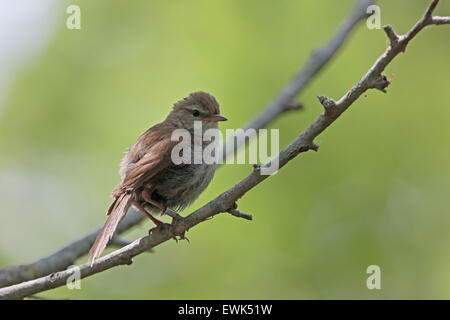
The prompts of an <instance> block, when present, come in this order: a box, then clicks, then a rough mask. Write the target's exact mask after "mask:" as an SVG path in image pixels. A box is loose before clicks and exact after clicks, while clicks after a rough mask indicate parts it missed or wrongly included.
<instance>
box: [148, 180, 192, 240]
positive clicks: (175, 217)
mask: <svg viewBox="0 0 450 320" xmlns="http://www.w3.org/2000/svg"><path fill="white" fill-rule="evenodd" d="M141 195H142V198H143V199H144V200H145V201H146V202H148V203H150V204H152V205H154V206H155V207H157V208H159V209H161V211H162V214H167V215H168V216H170V217H172V223H171V224H170V229H169V231H170V233H171V234H173V239H175V240H176V241H178V239H177V237H176V235H175V232H174V229H175V224H176V223H177V222H178V221H180V220H182V219H183V218H182V217H181V216H180V215H179V214H178V212H176V211H175V210H172V209H170V208H169V207H167V206H164V205H162V204H161V203H159V202H157V201H155V200H153V199H152V198H151V197H150V195H149V194H148V189H145V188H144V190H142V193H141ZM180 239H186V240H187V241H189V239H188V238H186V237H185V236H184V232H183V234H181V235H180Z"/></svg>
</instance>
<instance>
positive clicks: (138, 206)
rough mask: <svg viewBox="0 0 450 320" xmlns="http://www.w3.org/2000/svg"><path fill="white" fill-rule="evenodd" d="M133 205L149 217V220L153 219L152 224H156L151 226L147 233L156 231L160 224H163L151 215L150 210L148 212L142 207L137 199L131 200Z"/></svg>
mask: <svg viewBox="0 0 450 320" xmlns="http://www.w3.org/2000/svg"><path fill="white" fill-rule="evenodd" d="M133 205H134V206H135V207H136V208H138V209H139V210H140V211H141V212H142V213H144V214H146V215H147V217H149V218H150V220H152V221H153V223H154V224H156V227H154V228H151V229H150V230H149V231H148V233H152V232H154V231H158V230H159V229H160V228H161V226H162V225H163V224H164V223H163V222H162V221H159V220H158V219H156V218H155V217H154V216H152V214H151V213H150V212H148V211H147V210H145V209H144V207H142V206H141V205H140V204H139V203H138V202H137V201H135V200H133Z"/></svg>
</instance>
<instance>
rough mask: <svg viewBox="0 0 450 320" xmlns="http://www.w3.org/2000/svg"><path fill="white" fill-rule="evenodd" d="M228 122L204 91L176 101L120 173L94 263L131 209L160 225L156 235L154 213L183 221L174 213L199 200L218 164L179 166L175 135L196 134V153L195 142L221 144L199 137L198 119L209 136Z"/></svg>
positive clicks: (95, 246) (92, 253)
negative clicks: (175, 158) (174, 158)
mask: <svg viewBox="0 0 450 320" xmlns="http://www.w3.org/2000/svg"><path fill="white" fill-rule="evenodd" d="M225 120H227V119H226V118H224V117H223V116H221V115H220V110H219V103H218V102H217V100H216V99H215V98H214V97H213V96H212V95H210V94H208V93H206V92H202V91H199V92H194V93H191V94H190V95H189V96H188V97H187V98H184V99H183V100H180V101H178V102H177V103H175V104H174V106H173V108H172V111H171V112H170V113H169V115H168V116H167V118H166V119H165V120H164V121H163V122H161V123H159V124H157V125H155V126H153V127H151V128H150V129H148V130H147V131H146V132H144V133H143V134H142V135H141V136H140V137H139V139H138V140H137V142H136V143H135V144H134V145H133V146H132V147H131V148H130V149H129V150H128V151H127V153H126V155H125V157H124V158H123V160H122V163H121V166H120V171H119V173H120V175H121V177H122V182H121V183H120V184H119V185H118V186H116V187H115V188H114V189H113V191H112V192H111V196H112V197H113V198H114V201H113V203H112V204H111V205H110V207H109V209H108V218H107V220H106V222H105V225H104V226H103V228H102V230H101V231H100V233H99V234H98V236H97V238H96V240H95V242H94V244H93V246H92V248H91V250H90V251H89V255H88V258H89V261H90V262H91V265H92V264H93V263H94V261H95V259H96V258H98V257H99V256H100V255H101V253H102V252H103V250H104V249H105V247H106V246H107V244H108V242H109V241H110V240H111V238H112V236H113V234H114V231H115V230H116V227H117V225H118V224H119V222H120V220H121V219H122V218H123V217H124V216H125V214H126V212H127V211H128V209H129V207H130V206H131V205H133V206H134V207H136V208H137V209H138V210H140V211H141V212H142V213H144V214H146V215H147V216H148V217H149V218H150V219H151V220H152V221H153V222H154V223H155V224H156V227H155V228H153V229H151V230H150V232H152V231H154V230H157V229H158V228H159V227H160V226H161V225H162V222H161V221H159V220H158V219H156V218H155V217H153V216H152V214H151V213H167V214H169V215H170V216H172V218H173V221H175V220H176V219H180V218H181V217H180V216H179V215H178V213H176V211H174V210H178V211H180V210H183V209H184V208H186V207H187V206H189V205H190V204H191V203H192V202H194V201H195V200H196V199H197V198H198V196H199V195H200V194H201V193H202V192H203V190H205V188H206V187H207V186H208V184H209V183H210V182H211V180H212V178H213V176H214V172H215V171H216V164H215V163H214V164H206V163H204V162H203V161H202V163H200V164H195V163H194V161H192V163H191V164H178V165H176V164H174V162H173V161H172V158H171V154H172V148H173V147H174V146H175V145H177V144H178V143H179V141H172V139H171V136H172V132H173V131H174V130H176V129H185V130H187V131H188V132H189V133H190V136H191V150H194V144H195V143H197V144H198V143H201V144H202V148H205V147H206V146H208V145H209V144H210V143H217V141H213V142H211V141H208V142H206V141H203V139H201V140H200V142H199V141H198V140H197V139H194V123H195V121H201V124H202V131H203V132H205V131H206V130H208V129H212V128H215V129H217V128H218V124H217V122H218V121H225ZM192 157H193V155H192ZM150 212H151V213H150ZM172 223H173V222H172Z"/></svg>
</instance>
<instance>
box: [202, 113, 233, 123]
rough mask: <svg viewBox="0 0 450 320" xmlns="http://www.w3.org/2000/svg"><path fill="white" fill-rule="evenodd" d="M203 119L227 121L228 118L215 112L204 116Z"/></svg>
mask: <svg viewBox="0 0 450 320" xmlns="http://www.w3.org/2000/svg"><path fill="white" fill-rule="evenodd" d="M203 120H205V121H210V122H219V121H227V120H228V119H227V118H225V117H223V116H221V115H220V114H213V115H212V116H210V117H206V118H203Z"/></svg>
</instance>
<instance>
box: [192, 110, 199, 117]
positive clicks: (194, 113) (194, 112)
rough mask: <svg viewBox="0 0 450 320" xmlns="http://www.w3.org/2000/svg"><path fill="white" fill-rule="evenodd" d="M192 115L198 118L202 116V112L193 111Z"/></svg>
mask: <svg viewBox="0 0 450 320" xmlns="http://www.w3.org/2000/svg"><path fill="white" fill-rule="evenodd" d="M192 115H193V116H194V117H198V116H199V115H200V112H199V111H198V110H194V111H192Z"/></svg>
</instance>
